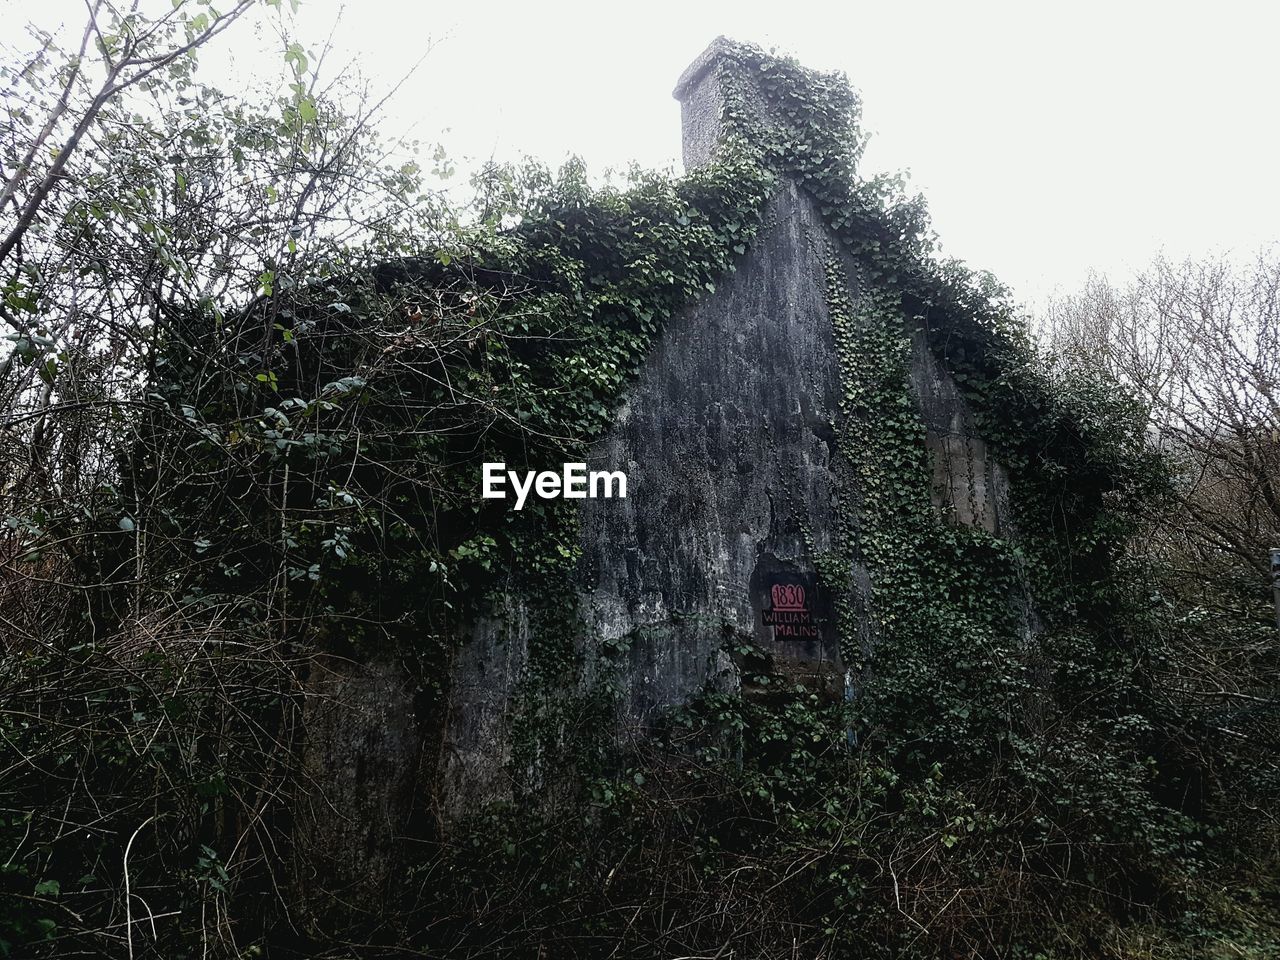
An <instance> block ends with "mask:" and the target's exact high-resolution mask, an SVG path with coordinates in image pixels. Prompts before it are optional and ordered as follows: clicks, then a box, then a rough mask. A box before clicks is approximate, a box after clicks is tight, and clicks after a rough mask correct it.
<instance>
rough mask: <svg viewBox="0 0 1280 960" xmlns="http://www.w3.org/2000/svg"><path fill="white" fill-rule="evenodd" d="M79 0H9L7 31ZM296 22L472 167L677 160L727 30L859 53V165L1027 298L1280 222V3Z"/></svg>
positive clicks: (549, 10)
mask: <svg viewBox="0 0 1280 960" xmlns="http://www.w3.org/2000/svg"><path fill="white" fill-rule="evenodd" d="M227 2H228V0H223V3H224V4H226V3H227ZM166 3H167V0H166ZM286 6H287V4H286ZM82 10H83V6H82V5H81V4H79V3H74V2H71V0H0V33H3V34H10V33H11V31H12V30H13V29H15V28H17V27H20V26H21V22H22V21H24V20H26V19H34V20H36V21H37V22H39V23H41V24H42V25H44V26H47V27H51V26H53V25H54V23H56V22H57V20H58V19H59V18H60V17H62V16H67V17H69V22H71V23H78V22H79V20H80V12H81V11H82ZM335 24H336V26H335ZM295 29H296V31H297V35H298V36H299V37H300V38H301V39H302V41H303V42H304V44H305V45H307V46H308V47H310V48H312V49H313V50H314V51H316V52H318V51H319V49H320V47H321V46H322V45H323V43H324V41H325V38H326V37H329V36H332V38H333V49H332V51H331V52H330V53H329V54H328V56H327V58H326V64H325V70H327V71H329V72H330V74H331V75H332V73H333V72H335V71H336V70H338V69H343V68H347V67H349V66H350V67H352V68H354V69H358V70H359V71H360V72H361V73H362V74H363V76H364V77H365V78H366V79H367V80H368V81H369V82H370V84H371V87H372V89H373V90H374V91H385V90H389V89H391V88H392V87H394V86H395V84H396V83H397V82H399V81H401V80H402V79H403V80H404V83H403V85H402V86H401V87H400V89H399V91H398V92H397V93H396V94H395V95H394V96H393V97H392V98H391V99H390V100H389V101H388V103H387V105H386V106H385V108H384V116H383V120H382V124H381V126H382V128H383V130H384V131H385V132H386V133H388V134H391V135H401V134H406V133H407V134H410V135H411V136H413V137H417V138H421V139H422V140H424V141H430V142H435V141H440V142H442V143H443V144H444V145H445V147H446V149H447V150H448V151H449V153H450V154H451V155H452V156H454V157H455V158H458V159H459V160H461V161H462V164H461V165H462V167H463V168H464V169H465V168H466V167H467V166H468V165H469V164H472V163H475V162H478V161H482V160H485V159H488V158H494V159H498V160H514V159H518V158H520V157H521V156H525V155H528V156H533V157H537V158H539V159H542V160H545V161H547V162H550V163H553V164H556V163H559V162H561V161H563V160H564V159H566V158H567V157H568V156H570V155H571V154H576V155H577V156H580V157H581V158H583V159H584V160H585V161H586V163H587V164H588V167H589V168H590V169H591V170H592V171H597V172H603V171H604V170H605V169H606V168H616V169H625V168H626V167H627V165H628V164H630V163H631V162H632V161H635V162H638V163H640V164H641V165H643V166H646V167H657V168H671V169H673V170H677V171H678V170H679V169H680V159H679V158H680V112H679V105H678V104H677V103H676V101H675V100H673V99H672V97H671V90H672V88H673V87H674V85H675V81H676V78H677V77H678V76H679V74H680V72H681V71H682V70H683V69H684V67H685V66H686V65H687V64H688V63H689V62H690V61H692V60H693V59H694V58H695V57H696V56H697V55H698V53H699V52H700V51H701V50H702V49H703V48H704V47H705V46H706V45H707V44H708V43H709V42H710V41H711V40H712V38H714V37H715V36H716V35H718V34H724V35H726V36H729V37H732V38H734V39H737V40H745V41H751V42H755V43H758V44H761V45H762V46H765V47H776V48H777V49H778V50H779V51H780V52H785V53H790V54H793V55H795V56H797V57H798V58H799V59H800V60H801V61H802V62H803V63H805V64H806V65H808V66H811V67H816V68H820V69H824V70H842V71H844V72H845V73H846V74H847V75H848V76H849V78H850V80H851V82H852V83H853V85H854V87H855V88H856V89H858V91H859V92H860V94H861V96H862V100H863V113H864V127H865V128H866V129H867V130H869V131H870V132H871V135H872V136H871V142H870V146H869V147H868V150H867V153H866V155H865V158H864V161H863V169H864V170H865V171H867V172H876V171H907V172H909V174H910V184H911V187H912V188H913V189H914V190H917V191H920V192H922V193H923V194H924V195H925V197H926V198H927V200H928V202H929V206H930V209H931V211H932V216H933V221H934V226H935V229H936V230H937V231H938V233H939V235H940V236H941V238H942V243H943V251H944V252H945V253H946V254H948V255H950V256H955V257H959V258H961V259H963V260H966V261H967V262H968V263H969V264H970V265H971V266H973V267H975V268H978V269H985V270H991V271H992V272H993V273H995V274H996V276H997V277H999V278H1000V279H1001V280H1003V281H1004V282H1005V283H1006V284H1008V285H1009V286H1010V287H1012V288H1013V290H1014V292H1015V294H1016V295H1017V296H1018V297H1019V298H1020V299H1022V300H1023V301H1024V302H1026V303H1028V304H1029V305H1034V304H1036V303H1038V302H1040V301H1042V300H1043V299H1044V298H1045V297H1047V296H1050V295H1052V294H1054V293H1055V292H1069V291H1071V290H1073V289H1075V288H1077V287H1078V286H1079V285H1080V284H1081V283H1082V282H1083V281H1084V279H1085V278H1086V276H1087V275H1088V273H1089V271H1090V270H1091V269H1092V270H1098V271H1101V272H1104V273H1106V274H1108V275H1109V276H1111V277H1112V278H1113V279H1116V280H1122V279H1124V278H1125V277H1126V276H1128V275H1129V274H1130V273H1132V271H1134V270H1135V269H1138V268H1140V267H1141V266H1142V265H1143V264H1144V263H1146V262H1147V261H1149V260H1150V259H1151V258H1152V257H1153V256H1155V255H1156V254H1158V253H1160V252H1164V253H1165V254H1167V255H1169V256H1172V257H1176V258H1181V257H1184V256H1200V255H1204V254H1212V253H1222V252H1227V253H1232V254H1235V255H1237V256H1248V255H1249V254H1250V253H1251V252H1252V251H1254V250H1256V249H1258V248H1259V247H1260V246H1263V245H1267V244H1271V243H1274V242H1276V241H1277V240H1280V176H1278V175H1277V172H1276V171H1277V168H1278V167H1280V164H1277V152H1278V151H1277V148H1278V147H1280V125H1277V124H1276V122H1275V114H1276V106H1275V96H1276V93H1277V91H1278V90H1280V83H1278V82H1277V81H1278V80H1280V76H1278V75H1277V74H1278V73H1280V55H1277V53H1276V43H1277V38H1278V37H1280V4H1273V3H1267V2H1263V0H1255V2H1249V3H1246V2H1221V0H1219V2H1214V3H1180V2H1163V3H1147V2H1136V0H1112V2H1109V3H1097V2H1092V0H1085V2H1073V3H1070V4H1058V3H1052V4H1051V3H1028V2H1025V0H1024V2H1019V3H1014V2H963V0H959V2H957V0H953V2H950V3H942V2H901V0H878V2H874V3H867V2H862V0H847V2H842V3H811V2H804V0H787V2H781V0H773V2H770V3H759V2H754V0H737V2H730V3H726V2H696V0H683V2H668V0H657V2H646V3H628V4H620V3H607V2H595V3H587V2H576V0H540V2H525V3H517V2H508V0H490V2H472V3H450V4H439V3H431V2H407V0H362V2H359V0H347V2H346V3H343V2H340V0H302V3H301V5H300V7H299V10H298V13H297V20H296V24H295ZM419 61H420V62H419ZM278 62H279V40H278V38H277V36H276V34H275V31H274V30H273V29H272V27H271V23H270V21H268V20H266V19H263V18H259V20H258V21H257V22H256V23H255V24H254V25H252V26H250V27H249V28H248V29H246V30H240V29H237V30H236V31H234V32H230V31H229V32H228V33H227V34H226V36H225V38H224V39H223V40H221V41H220V49H215V50H210V51H207V52H206V53H205V54H204V55H203V63H204V68H203V69H204V70H205V72H206V75H208V76H209V78H210V79H211V80H216V81H218V82H221V83H224V84H229V85H231V86H234V85H235V84H236V83H240V84H243V85H247V86H251V85H252V84H253V83H254V82H255V78H256V77H258V76H260V75H262V73H263V71H264V69H265V70H267V71H268V72H270V71H273V70H274V69H275V68H276V65H277V64H278ZM415 64H417V67H416V70H415V69H414V68H415ZM410 71H412V74H411V75H409V76H408V77H407V79H405V78H406V75H407V74H409V73H410Z"/></svg>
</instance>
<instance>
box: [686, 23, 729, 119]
mask: <svg viewBox="0 0 1280 960" xmlns="http://www.w3.org/2000/svg"><path fill="white" fill-rule="evenodd" d="M732 49H733V41H732V40H730V39H729V38H728V37H726V36H724V35H723V34H722V35H721V36H718V37H716V38H715V39H714V40H712V41H711V43H709V44H708V45H707V48H706V49H705V50H703V51H702V52H701V53H700V54H698V55H697V56H696V57H694V59H693V62H692V63H690V64H689V65H688V66H687V67H685V68H684V71H683V72H682V73H681V74H680V79H679V80H677V81H676V88H675V89H674V90H672V91H671V95H672V96H673V97H675V98H676V99H677V100H679V101H681V102H684V100H685V99H686V98H687V97H688V96H689V94H690V92H691V91H692V90H693V88H694V87H696V86H697V85H698V82H699V81H700V80H701V79H702V78H703V77H704V76H705V75H706V73H707V71H708V70H710V69H711V68H712V67H713V66H714V65H715V63H716V61H718V60H719V59H720V58H721V57H723V56H724V55H725V54H727V53H728V52H729V51H730V50H732Z"/></svg>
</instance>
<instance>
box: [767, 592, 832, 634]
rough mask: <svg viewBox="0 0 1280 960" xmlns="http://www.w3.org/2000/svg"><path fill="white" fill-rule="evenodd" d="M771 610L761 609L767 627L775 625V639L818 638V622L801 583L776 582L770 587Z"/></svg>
mask: <svg viewBox="0 0 1280 960" xmlns="http://www.w3.org/2000/svg"><path fill="white" fill-rule="evenodd" d="M769 599H770V600H771V601H772V603H773V607H772V609H770V610H762V611H760V616H761V620H762V621H763V623H764V625H765V626H766V627H773V639H775V640H817V639H818V638H819V632H818V624H817V623H816V622H815V621H814V617H813V609H812V608H811V607H810V605H809V596H808V594H807V593H806V592H805V588H804V585H803V584H800V583H775V584H773V586H771V587H770V588H769Z"/></svg>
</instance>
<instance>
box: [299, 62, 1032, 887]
mask: <svg viewBox="0 0 1280 960" xmlns="http://www.w3.org/2000/svg"><path fill="white" fill-rule="evenodd" d="M725 50H726V47H725V45H724V43H723V42H722V41H717V42H716V43H713V44H712V45H711V46H710V47H709V48H708V49H707V50H706V51H705V52H704V53H703V54H702V55H701V56H700V57H698V58H697V60H695V61H694V63H693V64H692V65H690V67H689V68H688V69H687V70H686V71H685V72H684V74H683V75H682V76H681V77H680V79H679V82H678V84H677V86H676V88H675V97H676V99H677V100H679V102H680V105H681V115H682V124H683V152H684V160H685V164H686V166H687V167H689V168H693V167H695V166H697V165H699V164H703V163H705V162H707V161H708V160H709V159H710V158H711V156H712V154H713V152H714V150H715V149H716V144H717V140H718V136H719V132H720V131H719V123H720V120H719V118H720V116H721V107H722V103H721V96H722V93H721V88H720V86H719V84H718V83H717V82H716V71H717V70H718V69H719V67H720V63H721V58H722V57H723V56H724V55H725ZM833 246H834V241H833V238H832V236H831V234H830V231H829V229H828V228H827V226H826V225H825V224H824V222H823V220H822V218H821V216H820V215H819V211H818V210H817V207H816V205H815V201H814V199H813V198H812V197H810V196H809V195H808V194H807V193H806V192H805V190H804V189H803V188H802V187H801V186H800V185H798V184H797V183H795V182H783V183H782V184H781V185H780V187H779V189H777V191H776V194H775V195H774V196H773V198H772V200H771V201H770V202H769V205H768V209H767V213H766V216H765V222H764V226H763V228H762V230H761V232H760V234H759V235H758V237H757V239H756V241H755V242H754V244H753V245H752V246H751V247H750V248H749V249H748V250H747V252H746V253H745V254H743V255H742V256H741V258H740V262H739V263H738V265H737V270H736V272H735V273H733V274H732V275H730V276H728V277H725V278H724V281H723V282H722V283H721V284H719V285H718V286H717V289H716V290H715V292H714V293H713V294H712V295H710V296H708V297H706V298H704V299H703V300H702V301H700V302H699V303H697V304H695V305H693V306H691V307H690V308H688V309H687V310H686V311H685V312H684V313H683V314H682V315H681V316H679V317H678V318H676V319H675V320H674V321H673V322H670V323H669V324H668V325H667V327H666V329H665V331H664V333H663V334H662V336H661V339H660V341H659V342H658V343H657V344H656V346H655V347H654V349H653V350H652V352H651V354H650V355H649V357H648V359H647V361H646V362H645V364H644V367H643V370H642V372H641V374H640V377H639V378H638V380H637V381H636V382H635V383H634V384H633V385H632V386H631V388H630V389H629V391H628V393H627V394H626V397H625V401H624V403H623V405H622V406H621V409H620V410H619V412H618V414H617V417H616V423H615V426H614V428H613V429H612V431H611V432H610V433H609V434H608V435H607V436H606V437H604V438H603V439H602V440H601V441H600V442H599V443H598V444H597V445H596V448H595V450H594V452H593V456H592V458H591V461H592V462H591V464H590V465H591V466H592V467H593V468H594V467H599V468H601V469H622V470H624V471H625V472H626V473H627V476H628V478H629V485H630V488H631V492H630V494H629V496H628V497H627V498H626V499H599V500H582V501H580V509H581V511H582V537H583V543H582V546H583V562H582V569H581V578H580V583H581V585H580V595H579V599H580V604H581V610H580V613H581V615H582V618H583V620H584V621H585V623H586V624H587V627H588V635H589V636H591V637H593V638H594V641H593V642H601V643H603V642H609V641H618V640H620V639H622V638H628V645H627V647H626V652H625V654H624V660H623V663H622V669H621V671H620V673H619V676H618V683H619V685H620V687H621V696H620V706H619V716H618V736H619V737H624V738H625V737H631V736H636V735H642V734H643V732H644V730H645V728H646V727H647V726H648V725H649V724H650V723H652V722H653V721H654V720H655V719H656V718H658V717H660V716H661V715H662V714H663V713H664V712H665V711H667V710H669V709H671V708H673V707H676V706H678V705H680V704H682V703H684V702H685V701H687V700H688V699H689V698H690V697H692V696H693V695H694V694H695V693H697V692H698V691H700V690H702V689H704V688H706V687H707V686H708V685H709V684H710V685H713V686H718V687H720V688H723V689H733V688H735V687H736V686H737V685H738V684H739V683H740V678H739V676H738V672H737V667H736V666H735V664H734V663H733V661H732V660H731V659H730V658H729V657H727V656H726V655H725V654H724V653H723V652H722V647H723V642H724V638H725V637H726V636H732V635H736V636H743V637H748V638H753V639H754V640H755V642H756V643H758V644H760V645H761V646H762V647H764V648H766V649H769V650H770V651H772V654H773V656H774V658H775V659H776V660H778V661H779V662H780V663H782V664H783V665H784V666H785V668H786V669H787V670H788V671H789V672H790V673H791V674H792V675H793V676H795V677H796V678H798V679H801V680H805V679H806V678H807V679H809V680H812V681H813V682H817V683H820V684H823V685H825V686H826V687H828V688H834V689H835V691H836V693H837V694H838V693H839V692H840V690H841V689H846V690H847V689H848V688H849V687H850V685H851V684H853V683H855V682H856V678H852V677H850V676H848V673H847V671H846V669H845V666H844V665H843V664H842V663H841V658H840V644H839V643H838V641H837V637H836V628H835V617H834V613H833V611H834V608H835V606H836V605H837V602H839V603H843V604H845V605H847V607H848V608H850V609H853V610H855V611H861V612H862V615H861V616H860V617H859V618H858V619H859V621H860V625H859V628H858V629H859V630H860V632H861V635H860V636H859V637H858V638H857V641H856V642H859V643H863V644H869V643H871V642H873V640H874V636H873V633H874V629H873V627H872V626H871V623H872V618H871V617H870V616H868V615H867V608H868V604H869V603H870V602H871V601H870V583H869V577H868V575H867V573H866V571H865V570H862V569H858V568H857V567H856V565H855V569H854V570H853V573H852V576H850V577H849V579H848V582H847V584H845V585H844V589H845V590H847V595H846V596H843V597H833V596H830V595H827V593H826V592H824V591H823V590H822V589H821V587H820V586H819V583H818V577H817V576H816V572H817V571H816V561H817V558H818V557H820V556H821V555H823V554H825V553H828V552H830V551H832V550H833V548H834V544H833V542H832V538H833V536H834V531H835V530H836V529H837V527H838V514H839V513H840V511H841V510H842V509H843V510H846V511H847V510H851V509H852V510H854V512H856V501H857V498H858V491H857V488H856V482H855V480H854V478H853V475H852V472H851V469H850V465H849V464H848V463H847V462H846V461H845V458H844V455H843V454H842V453H841V451H840V450H839V449H838V448H837V445H836V444H835V442H834V438H835V436H836V433H837V430H838V427H839V420H840V417H841V412H840V383H839V376H840V371H839V367H838V360H837V356H836V350H835V344H834V339H833V331H832V322H831V318H830V316H829V314H828V306H827V301H826V297H825V290H826V279H825V275H824V264H825V262H826V256H827V251H828V250H829V249H831V248H832V247H833ZM845 271H846V274H847V276H846V282H847V285H848V288H849V289H850V290H851V291H855V295H856V292H857V291H859V290H860V289H861V280H860V277H859V276H858V272H857V267H856V265H855V264H854V263H853V261H852V260H851V259H850V260H848V261H847V262H846V263H845ZM911 357H912V359H911V364H910V367H911V369H910V382H911V388H912V391H913V393H914V396H915V399H916V402H917V403H918V407H919V411H920V414H921V417H922V420H923V422H924V424H925V427H926V438H925V442H926V444H927V447H928V451H929V455H930V462H931V464H932V470H933V489H932V496H933V502H934V505H935V508H936V510H937V513H938V517H939V522H953V523H959V524H966V525H971V526H974V527H979V528H981V529H983V530H985V531H987V532H989V533H991V534H993V535H995V536H997V537H1005V536H1012V521H1011V517H1010V512H1009V503H1008V501H1009V481H1008V477H1007V472H1006V470H1005V469H1004V468H1003V467H1002V465H1001V464H1000V463H999V462H998V461H996V460H995V459H994V458H993V456H992V455H991V453H990V452H989V449H988V445H987V443H986V442H985V441H984V439H983V437H982V436H981V435H980V433H979V432H978V428H977V425H976V419H975V416H974V415H973V413H972V411H971V410H970V408H969V406H968V404H967V402H966V400H965V398H964V397H963V395H962V393H961V391H960V389H959V387H958V385H957V383H956V382H955V380H954V379H953V377H952V376H951V374H950V373H949V372H948V370H947V369H945V368H944V366H943V365H942V364H941V363H940V362H939V361H938V359H937V358H936V357H935V355H934V353H933V352H932V351H931V349H930V347H929V345H928V343H927V342H926V340H925V337H924V335H923V334H922V333H917V334H916V335H915V336H914V338H913V340H912V344H911ZM1015 602H1018V601H1016V600H1015ZM1031 616H1032V614H1030V613H1028V614H1027V617H1028V618H1030V617H1031ZM1028 628H1029V629H1030V624H1029V625H1028ZM531 629H532V628H531V626H530V617H529V611H528V610H527V609H526V607H525V605H524V603H523V602H522V600H521V599H520V598H519V597H506V598H501V599H500V600H499V601H498V602H497V603H496V604H495V609H494V611H493V613H492V615H491V616H490V617H489V618H487V619H486V620H484V621H483V622H481V623H479V624H477V625H476V627H475V629H474V632H473V635H472V637H471V639H470V641H469V642H468V643H467V644H465V646H464V648H463V649H462V650H461V653H460V659H459V662H458V664H457V667H456V673H455V676H454V678H453V682H452V689H451V692H450V702H449V707H448V719H447V727H446V729H445V730H444V732H443V746H442V752H441V758H440V765H439V773H438V782H435V783H431V784H427V783H424V782H422V776H421V775H420V770H425V769H426V768H427V766H428V765H426V764H422V765H420V764H418V762H417V761H416V759H415V758H416V757H417V756H418V755H419V754H420V753H421V751H422V750H423V749H424V743H423V733H422V731H420V730H418V729H417V728H416V727H415V724H414V720H413V696H414V694H413V690H412V689H411V688H410V686H409V685H407V684H406V683H405V682H404V681H403V680H402V679H401V677H400V676H399V675H398V674H397V672H396V668H395V667H394V666H393V665H391V664H387V663H383V664H376V663H375V664H369V665H365V666H364V667H363V668H362V670H361V671H360V672H357V673H355V674H351V673H347V672H338V673H335V674H334V675H333V676H332V677H330V678H328V679H322V680H321V681H320V682H321V684H322V685H326V686H325V692H326V693H327V694H329V697H328V700H329V708H328V712H327V713H326V714H325V715H324V716H323V717H317V718H315V719H314V720H313V722H312V723H310V724H309V726H308V735H309V737H310V740H311V745H310V746H309V748H308V753H309V756H310V758H311V761H312V766H313V770H314V771H315V772H316V774H317V775H318V776H320V777H322V778H323V779H324V780H325V781H326V782H327V783H328V784H329V799H330V802H331V803H333V804H335V805H336V806H337V807H339V808H345V809H344V810H343V812H344V815H345V816H344V818H343V819H342V820H341V821H340V822H338V823H337V824H334V823H333V822H329V825H328V826H326V827H325V828H324V829H323V830H319V831H317V832H316V834H315V835H314V836H312V837H311V838H310V842H309V844H307V846H309V847H310V849H311V850H312V851H313V853H319V854H320V855H321V856H322V857H325V858H328V859H331V860H332V862H335V863H337V862H345V863H346V866H347V870H351V869H353V865H352V863H351V860H352V856H353V851H355V857H356V859H360V858H361V857H364V858H365V859H366V860H367V863H366V864H365V866H366V867H367V868H368V870H369V871H370V872H372V873H375V874H380V873H382V872H383V871H382V870H381V869H379V866H378V865H379V864H380V863H382V862H383V861H384V860H385V859H386V858H388V857H391V856H393V853H392V851H394V847H395V843H394V839H393V838H395V837H396V836H397V835H398V834H399V833H400V832H401V831H402V830H403V829H404V825H405V824H406V823H408V822H409V821H410V819H411V818H412V817H414V816H415V807H416V806H417V805H418V804H419V803H420V799H421V796H422V795H423V794H424V793H425V792H432V793H433V794H434V795H435V796H436V797H437V799H438V801H439V810H440V811H442V815H443V817H444V818H445V819H447V818H448V817H449V816H452V815H456V814H458V813H460V812H464V811H466V810H468V809H474V808H475V805H476V804H477V803H479V802H481V801H484V800H488V799H494V798H501V797H503V796H504V795H508V794H509V793H510V791H511V785H510V783H509V780H508V776H509V773H508V769H507V767H508V761H509V759H510V750H511V737H510V724H511V722H512V711H513V708H514V704H515V702H516V698H517V693H518V689H519V687H520V683H521V679H522V675H523V671H524V668H525V666H526V662H527V653H528V646H529V640H530V630H531ZM846 641H847V638H846ZM355 869H357V870H358V869H359V866H358V865H356V866H355Z"/></svg>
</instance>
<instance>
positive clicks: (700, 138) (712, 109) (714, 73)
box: [672, 37, 732, 170]
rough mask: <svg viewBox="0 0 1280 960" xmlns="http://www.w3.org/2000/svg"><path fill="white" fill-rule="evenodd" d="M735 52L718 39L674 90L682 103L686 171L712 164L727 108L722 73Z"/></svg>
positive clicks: (695, 61)
mask: <svg viewBox="0 0 1280 960" xmlns="http://www.w3.org/2000/svg"><path fill="white" fill-rule="evenodd" d="M731 49H732V45H731V44H730V42H729V40H728V39H727V38H725V37H716V38H715V39H714V40H712V41H711V44H710V46H708V47H707V49H705V50H703V51H702V53H700V54H698V56H697V58H696V59H695V60H694V61H693V63H691V64H689V66H687V67H686V68H685V70H684V73H682V74H680V80H679V81H678V82H677V83H676V88H675V90H674V91H672V96H674V97H675V98H676V99H677V100H679V101H680V126H681V131H682V136H681V142H682V146H683V151H682V152H683V154H684V168H685V169H686V170H692V169H693V168H694V167H700V166H702V165H703V164H704V163H706V162H708V161H709V160H710V159H711V155H712V152H713V150H714V148H715V145H716V141H717V140H718V139H719V138H720V111H721V109H722V108H723V107H724V95H723V94H722V92H721V88H720V71H721V70H722V69H723V68H724V61H725V59H726V57H727V56H728V55H729V53H730V51H731Z"/></svg>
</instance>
